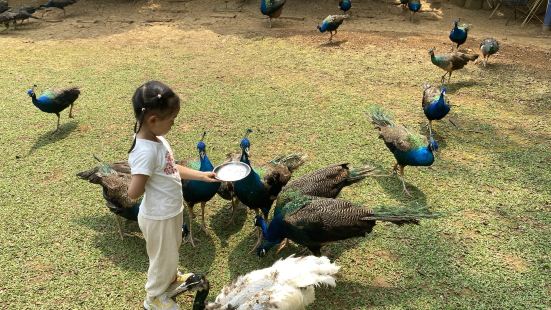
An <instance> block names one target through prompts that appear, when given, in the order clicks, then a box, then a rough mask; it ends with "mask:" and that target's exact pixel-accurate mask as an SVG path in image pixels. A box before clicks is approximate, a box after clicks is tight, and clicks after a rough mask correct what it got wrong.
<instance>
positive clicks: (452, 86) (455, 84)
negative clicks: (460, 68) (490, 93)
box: [444, 73, 486, 94]
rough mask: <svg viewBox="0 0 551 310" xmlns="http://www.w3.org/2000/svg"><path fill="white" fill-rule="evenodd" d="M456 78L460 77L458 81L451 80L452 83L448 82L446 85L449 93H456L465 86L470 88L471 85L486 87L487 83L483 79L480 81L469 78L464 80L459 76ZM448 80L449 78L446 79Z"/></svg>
mask: <svg viewBox="0 0 551 310" xmlns="http://www.w3.org/2000/svg"><path fill="white" fill-rule="evenodd" d="M453 76H454V75H453V73H452V77H453ZM456 78H458V81H453V80H452V81H450V83H446V84H445V85H444V86H446V89H447V92H448V93H449V94H454V93H456V92H457V91H458V90H460V89H463V88H469V87H473V86H480V87H484V85H485V84H486V83H484V82H482V81H478V80H476V81H475V80H468V81H464V80H459V77H457V76H456ZM446 82H447V80H446Z"/></svg>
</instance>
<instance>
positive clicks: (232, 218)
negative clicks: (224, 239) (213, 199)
mask: <svg viewBox="0 0 551 310" xmlns="http://www.w3.org/2000/svg"><path fill="white" fill-rule="evenodd" d="M238 203H239V201H238V200H237V197H235V196H233V197H232V198H231V217H230V220H229V221H228V222H227V223H226V226H227V225H230V224H234V223H235V222H234V221H233V220H234V218H235V209H236V208H237V204H238Z"/></svg>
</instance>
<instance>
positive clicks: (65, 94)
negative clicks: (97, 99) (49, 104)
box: [43, 87, 80, 105]
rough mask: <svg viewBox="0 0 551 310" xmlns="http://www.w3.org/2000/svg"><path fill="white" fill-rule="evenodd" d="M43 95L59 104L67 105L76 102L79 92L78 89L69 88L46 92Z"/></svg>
mask: <svg viewBox="0 0 551 310" xmlns="http://www.w3.org/2000/svg"><path fill="white" fill-rule="evenodd" d="M44 94H46V96H48V97H49V98H51V99H53V100H55V101H56V102H58V103H59V104H63V105H69V104H71V103H73V102H75V100H77V98H78V96H79V95H80V90H79V89H78V87H71V88H65V89H55V90H47V91H45V92H44ZM44 94H43V95H44Z"/></svg>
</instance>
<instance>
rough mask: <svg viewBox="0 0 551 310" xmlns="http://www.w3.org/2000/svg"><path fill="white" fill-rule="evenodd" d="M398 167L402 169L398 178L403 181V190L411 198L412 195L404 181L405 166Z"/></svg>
mask: <svg viewBox="0 0 551 310" xmlns="http://www.w3.org/2000/svg"><path fill="white" fill-rule="evenodd" d="M398 167H399V168H400V171H399V172H398V177H399V178H400V181H402V188H403V190H404V194H406V195H408V196H410V197H411V194H410V192H409V191H408V189H407V187H406V182H405V181H404V166H402V165H398Z"/></svg>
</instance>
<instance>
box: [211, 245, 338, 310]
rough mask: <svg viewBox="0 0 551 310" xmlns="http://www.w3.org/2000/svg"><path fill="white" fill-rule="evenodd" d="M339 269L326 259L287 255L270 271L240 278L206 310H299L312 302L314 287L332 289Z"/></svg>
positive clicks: (270, 268) (262, 270) (266, 270)
mask: <svg viewBox="0 0 551 310" xmlns="http://www.w3.org/2000/svg"><path fill="white" fill-rule="evenodd" d="M339 269H340V267H339V266H336V265H335V264H333V263H331V262H330V261H329V259H328V258H327V257H316V256H306V257H294V256H293V255H291V256H289V257H288V258H286V259H284V260H278V261H277V262H275V263H274V264H273V265H272V267H268V268H265V269H260V270H255V271H253V272H250V273H248V274H246V275H244V276H240V277H239V278H237V280H235V281H234V282H233V283H232V284H230V285H228V286H226V287H225V288H223V289H222V292H221V293H220V294H219V295H218V296H217V297H216V300H215V302H214V304H209V305H208V306H207V307H206V309H236V310H245V309H247V310H257V309H258V310H260V309H264V310H271V309H278V310H301V309H304V308H305V307H306V306H307V305H309V304H311V303H313V302H314V299H315V293H314V287H316V286H320V285H327V286H332V287H334V286H335V285H336V283H335V278H334V276H335V274H336V273H337V272H338V271H339ZM228 306H229V307H232V308H228Z"/></svg>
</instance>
